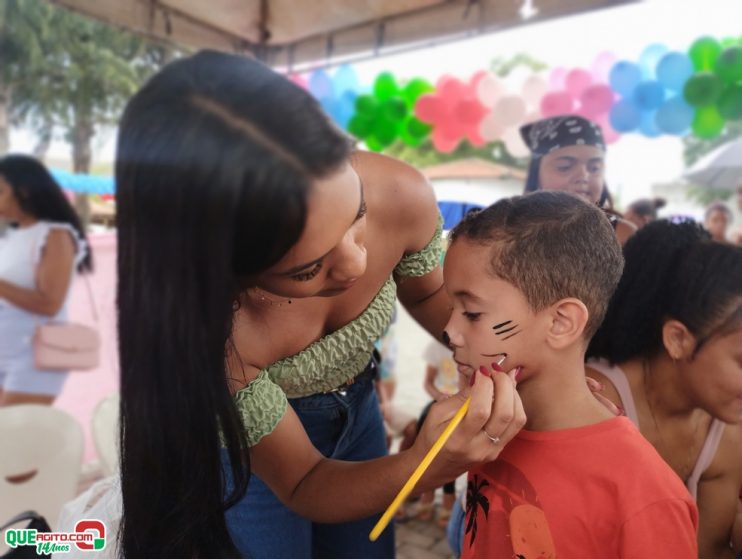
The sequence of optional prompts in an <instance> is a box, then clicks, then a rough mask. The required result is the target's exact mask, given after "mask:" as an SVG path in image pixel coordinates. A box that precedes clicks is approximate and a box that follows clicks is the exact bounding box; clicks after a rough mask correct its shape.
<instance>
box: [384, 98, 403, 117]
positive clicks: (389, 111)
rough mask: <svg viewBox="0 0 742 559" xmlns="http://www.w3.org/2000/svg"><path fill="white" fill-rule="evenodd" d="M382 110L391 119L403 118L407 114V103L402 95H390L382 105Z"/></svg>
mask: <svg viewBox="0 0 742 559" xmlns="http://www.w3.org/2000/svg"><path fill="white" fill-rule="evenodd" d="M381 111H382V114H383V115H384V117H385V118H387V119H389V120H403V119H404V117H406V116H407V104H406V103H405V102H404V100H403V99H402V98H401V97H390V98H389V99H387V100H386V101H384V103H383V104H382V105H381Z"/></svg>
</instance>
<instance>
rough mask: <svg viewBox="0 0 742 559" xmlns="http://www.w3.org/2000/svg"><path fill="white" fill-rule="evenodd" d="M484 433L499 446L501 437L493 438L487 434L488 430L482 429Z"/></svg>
mask: <svg viewBox="0 0 742 559" xmlns="http://www.w3.org/2000/svg"><path fill="white" fill-rule="evenodd" d="M482 431H484V434H485V435H487V438H488V439H489V440H491V441H492V444H498V443H499V442H500V437H493V436H492V435H490V434H489V433H488V432H487V429H482Z"/></svg>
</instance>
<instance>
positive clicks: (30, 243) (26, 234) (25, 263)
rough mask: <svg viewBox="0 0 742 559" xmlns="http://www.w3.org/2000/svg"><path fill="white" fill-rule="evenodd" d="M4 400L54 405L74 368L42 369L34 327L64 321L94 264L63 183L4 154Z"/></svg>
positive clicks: (0, 397)
mask: <svg viewBox="0 0 742 559" xmlns="http://www.w3.org/2000/svg"><path fill="white" fill-rule="evenodd" d="M0 218H2V219H4V220H5V221H7V222H9V223H10V224H11V226H10V227H9V228H8V230H7V231H6V232H5V235H3V236H2V237H0V406H7V405H11V404H29V403H33V404H51V403H52V402H53V401H54V399H55V398H56V397H57V396H58V395H59V393H60V392H61V391H62V387H63V386H64V382H65V380H66V379H67V376H68V374H69V373H67V372H64V371H42V370H39V369H37V368H36V366H35V365H34V359H33V349H32V338H33V335H34V330H35V328H36V327H37V326H39V325H40V324H42V323H44V322H47V321H60V320H62V321H63V320H64V319H65V317H66V315H67V301H68V299H69V293H70V286H71V285H72V282H73V281H74V278H75V275H76V274H77V273H78V272H79V273H85V272H89V271H91V270H92V257H91V255H90V251H89V250H88V243H87V239H86V236H85V231H84V230H83V228H82V226H81V225H80V220H79V218H78V217H77V214H76V213H75V210H74V208H73V207H72V205H71V204H70V202H69V200H68V199H67V197H66V196H65V194H64V192H63V191H62V188H61V187H60V186H59V184H58V183H57V181H55V180H54V178H53V177H52V176H51V174H50V173H49V171H48V170H47V169H46V167H44V165H43V164H42V163H41V162H39V161H38V160H36V159H34V158H33V157H30V156H27V155H6V156H5V157H2V158H0Z"/></svg>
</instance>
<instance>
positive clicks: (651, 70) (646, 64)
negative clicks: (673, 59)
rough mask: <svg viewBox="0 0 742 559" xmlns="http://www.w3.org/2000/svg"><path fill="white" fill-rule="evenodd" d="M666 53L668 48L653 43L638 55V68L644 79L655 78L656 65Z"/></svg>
mask: <svg viewBox="0 0 742 559" xmlns="http://www.w3.org/2000/svg"><path fill="white" fill-rule="evenodd" d="M667 51H668V48H667V47H666V46H665V45H663V44H661V43H653V44H651V45H649V46H648V47H646V48H645V49H644V50H643V51H642V53H641V54H640V55H639V66H640V67H641V70H642V74H644V78H645V79H647V80H653V79H655V78H656V77H657V73H656V71H657V64H659V61H660V60H661V59H662V57H663V56H665V54H667Z"/></svg>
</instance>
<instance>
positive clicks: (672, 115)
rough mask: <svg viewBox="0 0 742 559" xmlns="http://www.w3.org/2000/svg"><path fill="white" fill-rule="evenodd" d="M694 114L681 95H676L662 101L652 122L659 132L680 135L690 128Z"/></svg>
mask: <svg viewBox="0 0 742 559" xmlns="http://www.w3.org/2000/svg"><path fill="white" fill-rule="evenodd" d="M694 116H695V111H694V110H693V107H691V106H690V105H689V104H688V103H686V102H685V100H684V99H683V96H682V95H677V96H675V97H672V98H670V99H668V100H667V101H665V102H664V103H662V106H661V107H660V108H659V109H658V110H657V114H656V115H655V117H654V122H655V124H656V125H657V129H658V130H659V131H660V132H664V133H665V134H674V135H676V136H682V135H684V134H685V133H686V132H687V131H688V129H689V128H690V125H691V124H692V123H693V117H694Z"/></svg>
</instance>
